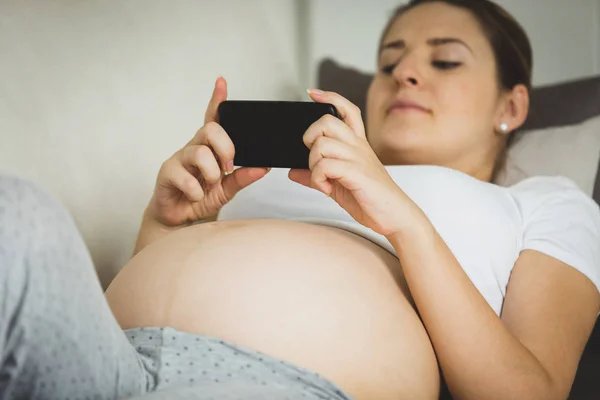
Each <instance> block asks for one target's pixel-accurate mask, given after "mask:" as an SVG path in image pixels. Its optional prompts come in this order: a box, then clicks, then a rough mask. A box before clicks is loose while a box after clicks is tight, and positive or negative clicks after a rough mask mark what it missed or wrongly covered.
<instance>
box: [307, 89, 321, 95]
mask: <svg viewBox="0 0 600 400" xmlns="http://www.w3.org/2000/svg"><path fill="white" fill-rule="evenodd" d="M306 92H307V93H308V94H314V95H317V96H320V95H323V94H325V92H324V91H322V90H321V89H306Z"/></svg>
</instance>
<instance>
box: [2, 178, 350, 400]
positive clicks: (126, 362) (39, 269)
mask: <svg viewBox="0 0 600 400" xmlns="http://www.w3.org/2000/svg"><path fill="white" fill-rule="evenodd" d="M138 396H141V397H143V398H144V399H146V398H148V399H195V400H209V399H214V400H217V399H222V400H225V399H227V400H229V399H231V400H235V399H265V400H267V399H273V400H275V399H281V400H284V399H290V400H296V399H332V400H336V399H337V400H342V399H349V397H348V396H347V395H346V394H344V393H343V392H342V390H340V389H339V388H338V387H336V386H335V385H334V384H333V383H331V382H329V381H327V380H326V379H324V378H322V377H320V376H319V375H317V374H315V373H313V372H310V371H307V370H304V369H302V368H299V367H296V366H294V365H291V364H288V363H286V362H284V361H280V360H277V359H274V358H271V357H268V356H265V355H263V354H260V353H258V352H256V351H253V350H248V349H243V348H241V347H238V346H236V345H234V344H230V343H226V342H223V341H221V340H219V339H217V338H209V337H204V336H200V335H193V334H189V333H184V332H179V331H176V330H174V329H172V328H168V327H146V328H138V329H133V330H128V331H125V332H124V331H122V330H121V329H120V327H119V325H118V324H117V322H116V320H115V318H114V317H113V315H112V313H111V311H110V309H109V307H108V304H107V302H106V300H105V298H104V295H103V292H102V288H101V286H100V284H99V281H98V279H97V276H96V272H95V269H94V266H93V264H92V261H91V259H90V256H89V254H88V251H87V249H86V247H85V244H84V242H83V240H82V238H81V236H80V235H79V233H78V231H77V229H76V227H75V225H74V223H73V221H72V220H71V218H70V217H69V215H68V213H67V212H66V211H65V210H64V209H63V208H62V207H61V206H60V205H59V204H58V203H57V202H56V201H55V200H53V199H52V198H51V197H50V196H48V195H47V194H46V193H44V192H43V191H41V190H40V189H38V188H36V187H35V186H33V185H32V184H30V183H28V182H25V181H23V180H20V179H17V178H11V177H5V176H0V399H7V400H9V399H62V400H75V399H81V400H83V399H94V400H96V399H120V398H131V397H138Z"/></svg>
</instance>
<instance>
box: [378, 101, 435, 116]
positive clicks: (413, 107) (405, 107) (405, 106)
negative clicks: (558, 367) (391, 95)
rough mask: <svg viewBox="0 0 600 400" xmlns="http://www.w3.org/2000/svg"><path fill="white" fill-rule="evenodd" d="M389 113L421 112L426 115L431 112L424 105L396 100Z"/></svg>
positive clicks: (389, 108)
mask: <svg viewBox="0 0 600 400" xmlns="http://www.w3.org/2000/svg"><path fill="white" fill-rule="evenodd" d="M387 111H388V113H391V112H397V111H419V112H424V113H427V114H429V113H431V110H430V109H428V108H427V107H425V106H423V105H422V104H420V103H418V102H416V101H413V100H408V99H396V100H394V102H393V103H392V104H391V105H390V106H389V107H388V110H387Z"/></svg>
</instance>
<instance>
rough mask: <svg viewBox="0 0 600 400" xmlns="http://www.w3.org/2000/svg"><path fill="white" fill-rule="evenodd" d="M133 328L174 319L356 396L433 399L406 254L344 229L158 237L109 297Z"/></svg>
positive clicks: (264, 223) (432, 373)
mask: <svg viewBox="0 0 600 400" xmlns="http://www.w3.org/2000/svg"><path fill="white" fill-rule="evenodd" d="M106 296H107V299H108V301H109V304H110V306H111V308H112V310H113V312H114V314H115V317H116V318H117V320H118V321H119V323H120V324H121V326H122V327H123V328H124V329H128V328H134V327H143V326H171V327H174V328H176V329H179V330H182V331H186V332H192V333H197V334H203V335H209V336H215V337H218V338H221V339H223V340H226V341H229V342H233V343H236V344H238V345H241V346H245V347H248V348H252V349H255V350H258V351H260V352H263V353H265V354H268V355H271V356H274V357H277V358H279V359H283V360H286V361H289V362H291V363H294V364H296V365H298V366H301V367H304V368H307V369H310V370H312V371H314V372H318V373H320V374H321V375H323V376H324V377H326V378H328V379H330V380H331V381H333V382H334V383H336V384H338V385H339V386H340V387H342V388H343V389H344V390H346V391H347V392H348V393H349V394H350V395H352V396H354V397H355V398H357V399H361V400H362V399H365V400H366V399H369V400H371V399H434V398H436V396H437V393H438V390H439V374H438V366H437V362H436V359H435V355H434V352H433V349H432V346H431V343H430V341H429V338H428V336H427V333H426V331H425V329H424V327H423V325H422V323H421V321H420V320H419V317H418V315H417V314H416V312H415V311H414V309H413V307H412V306H411V303H410V301H409V294H408V291H407V290H406V289H405V284H404V280H403V277H402V272H401V269H400V266H399V264H398V261H397V259H396V258H395V257H393V256H392V255H391V254H389V253H388V252H387V251H385V250H383V249H381V248H380V247H379V246H377V245H375V244H373V243H372V242H370V241H368V240H366V239H363V238H361V237H359V236H356V235H354V234H351V233H349V232H345V231H342V230H339V229H336V228H331V227H324V226H317V225H310V224H304V223H299V222H292V221H279V220H237V221H218V222H212V223H206V224H202V225H197V226H193V227H188V228H184V229H180V230H178V231H176V232H174V233H171V234H170V235H168V236H166V237H165V238H163V239H161V240H159V241H157V242H155V243H153V244H151V245H150V246H148V247H146V248H145V249H144V250H143V251H142V252H140V253H139V254H138V255H136V257H134V258H133V259H132V260H131V261H130V262H129V263H128V264H127V265H126V266H125V267H124V268H123V270H122V271H121V272H120V273H119V275H118V276H117V277H116V278H115V280H114V281H113V283H112V284H111V285H110V287H109V289H108V290H107V292H106Z"/></svg>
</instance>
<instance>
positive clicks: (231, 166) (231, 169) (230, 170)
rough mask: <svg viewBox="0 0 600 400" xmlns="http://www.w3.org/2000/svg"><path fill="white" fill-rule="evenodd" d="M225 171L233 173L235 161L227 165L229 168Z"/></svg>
mask: <svg viewBox="0 0 600 400" xmlns="http://www.w3.org/2000/svg"><path fill="white" fill-rule="evenodd" d="M225 169H226V171H227V172H229V173H232V172H233V161H229V162H228V163H227V166H226V167H225Z"/></svg>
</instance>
